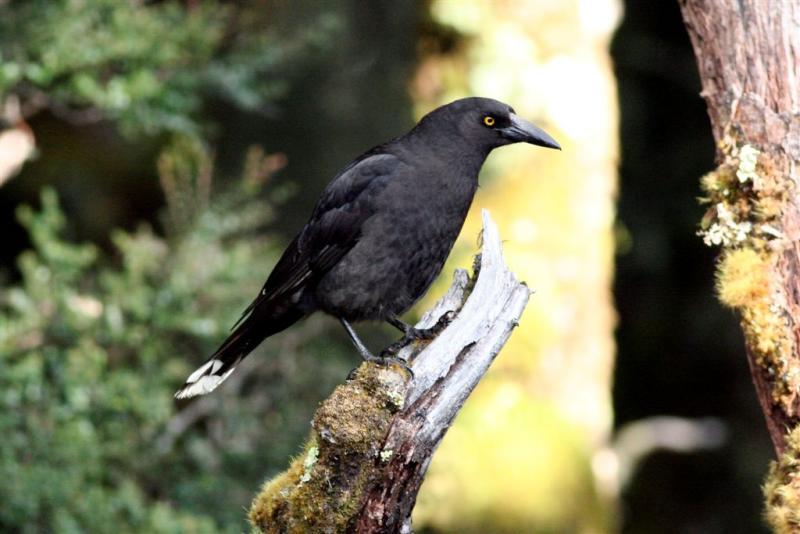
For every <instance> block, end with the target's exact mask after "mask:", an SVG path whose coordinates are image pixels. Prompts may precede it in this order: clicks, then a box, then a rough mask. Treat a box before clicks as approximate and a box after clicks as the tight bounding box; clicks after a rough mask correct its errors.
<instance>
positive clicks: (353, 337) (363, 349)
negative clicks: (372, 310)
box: [339, 317, 414, 378]
mask: <svg viewBox="0 0 800 534" xmlns="http://www.w3.org/2000/svg"><path fill="white" fill-rule="evenodd" d="M339 321H340V322H341V323H342V326H344V329H345V330H346V331H347V335H348V336H350V341H352V342H353V345H355V347H356V350H357V351H358V353H359V354H361V357H362V358H364V360H365V361H368V362H375V363H377V364H379V365H388V364H390V363H394V364H397V365H399V366H400V367H402V368H403V369H404V370H406V371H408V374H409V375H411V378H414V371H412V370H411V368H410V367H409V366H408V362H407V361H405V360H404V359H403V358H398V357H397V356H393V355H392V354H384V353H381V355H380V356H373V354H372V353H371V352H370V351H369V349H368V348H367V346H366V345H364V343H363V342H362V341H361V339H359V337H358V335H357V334H356V331H355V330H354V329H353V327H352V326H351V325H350V323H348V322H347V321H346V320H345V319H343V318H341V317H340V318H339Z"/></svg>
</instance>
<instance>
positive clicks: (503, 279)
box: [250, 211, 530, 533]
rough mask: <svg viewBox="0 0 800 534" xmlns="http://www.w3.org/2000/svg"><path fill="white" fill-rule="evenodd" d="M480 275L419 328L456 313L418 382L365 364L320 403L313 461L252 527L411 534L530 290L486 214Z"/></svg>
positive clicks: (426, 346) (425, 355)
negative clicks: (451, 435) (433, 474)
mask: <svg viewBox="0 0 800 534" xmlns="http://www.w3.org/2000/svg"><path fill="white" fill-rule="evenodd" d="M483 224H484V229H483V247H482V253H481V255H480V256H479V257H478V258H476V262H475V271H476V272H475V273H474V274H473V277H472V278H471V279H470V278H469V277H468V276H467V274H466V272H464V271H461V270H459V271H457V272H456V274H455V279H454V282H453V284H452V286H451V287H450V290H449V291H448V292H447V294H446V295H445V296H444V297H443V298H442V299H441V300H440V301H439V302H438V303H437V304H436V305H435V306H434V308H433V309H432V310H430V311H429V312H428V313H426V314H425V315H424V316H423V318H422V319H421V320H420V322H419V323H418V324H417V327H418V328H427V327H430V326H432V325H433V324H435V323H436V322H437V321H438V320H439V318H440V317H442V316H443V315H445V314H447V313H451V314H456V313H457V315H456V316H455V318H454V319H453V320H452V322H451V323H450V324H449V325H448V327H447V328H446V329H445V330H444V331H443V332H442V333H441V334H440V335H439V336H438V337H437V338H436V339H434V340H433V341H430V342H416V343H415V344H413V345H412V346H407V347H405V348H403V349H402V350H401V352H400V355H401V356H403V357H406V358H409V359H410V358H411V357H412V356H414V355H415V354H416V356H415V358H414V359H413V363H412V369H413V371H414V378H413V380H409V379H408V376H406V375H405V373H404V372H403V371H402V370H400V369H399V368H392V369H387V368H382V367H380V366H377V365H375V364H373V363H365V364H363V365H362V366H361V367H360V368H359V369H358V370H356V372H355V373H354V376H353V377H352V379H351V380H349V381H348V382H347V383H346V384H343V385H341V386H339V387H337V389H336V390H335V391H334V393H333V394H332V395H331V396H330V397H329V398H328V399H327V400H325V401H323V403H322V404H321V406H320V408H319V410H318V411H317V413H316V414H315V416H314V421H313V423H312V426H313V432H312V436H311V439H310V440H309V443H308V445H307V446H306V451H305V454H304V455H303V456H302V457H300V458H298V459H296V460H295V461H294V462H293V464H292V465H291V466H290V467H289V469H288V470H287V471H285V472H284V473H282V474H280V475H278V476H277V477H275V478H273V479H272V480H270V481H269V482H267V483H266V484H265V486H264V488H263V489H262V491H261V493H260V494H259V495H258V496H257V497H256V498H255V500H254V501H253V505H252V507H251V510H250V518H251V521H252V522H253V524H254V525H255V526H256V527H257V528H259V529H261V530H262V531H264V532H286V531H290V532H291V531H314V532H339V531H344V530H347V531H352V532H359V533H372V532H410V528H411V519H410V517H411V510H412V509H413V507H414V503H415V502H416V496H417V492H418V491H419V488H420V485H421V484H422V480H423V478H424V476H425V472H426V470H427V467H428V465H429V463H430V461H431V458H432V456H433V453H434V452H435V450H436V448H437V446H438V445H439V443H440V441H441V439H442V438H443V437H444V434H445V433H446V432H447V429H448V428H449V426H450V425H451V424H452V422H453V420H454V418H455V416H456V414H457V413H458V412H459V410H460V409H461V407H462V405H463V404H464V402H465V401H466V399H467V397H468V396H469V394H470V393H471V392H472V390H473V389H474V388H475V386H476V385H477V384H478V382H479V381H480V379H481V378H482V377H483V375H484V374H485V373H486V371H487V370H488V369H489V366H490V365H491V363H492V361H493V360H494V358H495V356H497V354H498V353H499V352H500V350H501V349H502V347H503V345H504V344H505V342H506V340H507V339H508V337H509V336H510V335H511V332H512V330H513V329H514V327H515V326H516V325H517V324H518V320H519V318H520V316H521V315H522V312H523V310H524V309H525V306H526V304H527V302H528V298H529V296H530V292H529V290H528V288H527V286H526V285H525V284H523V283H520V282H519V281H517V280H516V278H515V277H514V275H513V274H512V273H511V272H510V270H509V269H508V267H507V266H506V264H505V262H504V261H503V257H502V251H501V245H500V237H499V235H498V232H497V228H496V226H495V225H494V223H493V222H492V221H491V219H490V217H489V215H488V212H486V211H484V213H483Z"/></svg>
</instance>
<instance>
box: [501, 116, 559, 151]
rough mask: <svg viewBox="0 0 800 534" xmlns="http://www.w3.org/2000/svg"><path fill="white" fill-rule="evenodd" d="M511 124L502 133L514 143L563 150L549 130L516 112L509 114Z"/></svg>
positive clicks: (502, 129)
mask: <svg viewBox="0 0 800 534" xmlns="http://www.w3.org/2000/svg"><path fill="white" fill-rule="evenodd" d="M509 118H510V119H511V124H510V125H509V126H506V127H505V128H501V129H500V135H502V136H503V137H504V138H506V139H508V140H509V141H511V142H512V143H530V144H532V145H538V146H543V147H547V148H556V149H558V150H561V145H559V144H558V143H557V142H556V140H555V139H553V138H552V137H550V136H549V135H548V134H547V132H545V131H544V130H542V129H541V128H539V127H538V126H536V125H535V124H533V123H532V122H528V121H526V120H525V119H523V118H521V117H518V116H517V115H516V114H515V113H511V114H509Z"/></svg>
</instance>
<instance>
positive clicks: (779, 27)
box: [681, 0, 800, 532]
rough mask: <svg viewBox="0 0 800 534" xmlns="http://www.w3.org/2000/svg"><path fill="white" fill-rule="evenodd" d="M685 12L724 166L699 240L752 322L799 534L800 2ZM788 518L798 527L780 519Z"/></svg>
mask: <svg viewBox="0 0 800 534" xmlns="http://www.w3.org/2000/svg"><path fill="white" fill-rule="evenodd" d="M681 10H682V12H683V18H684V21H685V23H686V27H687V29H688V32H689V36H690V37H691V40H692V44H693V46H694V51H695V55H696V56H697V63H698V66H699V70H700V78H701V80H702V86H703V91H702V95H703V97H704V98H705V100H706V103H707V105H708V114H709V116H710V118H711V126H712V130H713V132H714V138H715V139H716V141H717V147H718V150H717V160H718V163H719V166H718V167H717V169H716V170H715V171H714V172H712V173H710V174H709V175H707V176H706V177H704V178H703V187H704V189H705V191H706V193H707V197H708V200H709V202H710V203H711V207H710V209H709V212H708V213H707V215H706V217H705V218H704V224H703V227H702V229H701V232H700V233H701V235H702V236H703V238H704V240H705V241H706V243H708V244H710V245H721V247H722V254H721V259H720V262H719V266H718V291H719V295H720V298H721V300H722V301H723V302H725V303H726V304H728V305H730V306H732V307H734V308H736V309H738V310H739V312H740V314H741V319H742V328H743V331H744V335H745V343H746V347H747V357H748V361H749V364H750V371H751V373H752V376H753V382H754V384H755V388H756V393H757V395H758V399H759V402H760V404H761V408H762V410H763V412H764V416H765V418H766V421H767V428H768V430H769V434H770V437H771V438H772V442H773V444H774V446H775V451H776V452H777V454H778V456H779V459H780V461H779V465H778V466H777V467H776V468H774V469H773V473H772V475H771V477H770V479H769V480H768V481H767V484H766V485H765V491H766V492H767V498H768V503H767V504H768V510H767V514H768V518H769V519H770V521H771V523H772V525H773V527H774V528H775V529H776V530H777V531H780V532H797V530H795V529H796V528H798V527H800V507H798V506H797V505H798V504H800V500H798V499H800V497H799V496H800V473H798V471H797V468H796V467H794V466H792V465H791V464H792V463H793V462H794V461H795V460H796V458H797V457H798V450H797V448H798V444H799V442H800V439H799V438H800V434H796V433H795V434H793V431H794V430H796V429H798V428H799V427H798V423H800V395H798V393H800V328H798V326H800V278H798V274H799V273H800V198H799V197H798V179H799V178H800V174H798V162H800V3H798V2H796V1H791V0H786V1H780V0H738V1H735V2H734V1H731V0H682V1H681ZM798 432H800V430H798ZM776 488H777V489H776ZM792 499H793V500H792ZM781 510H782V511H783V512H786V511H787V510H788V512H786V514H784V515H786V517H788V519H786V520H782V519H780V518H779V517H778V516H780V515H781V513H783V512H782V511H781ZM787 514H788V515H787ZM790 516H791V517H790Z"/></svg>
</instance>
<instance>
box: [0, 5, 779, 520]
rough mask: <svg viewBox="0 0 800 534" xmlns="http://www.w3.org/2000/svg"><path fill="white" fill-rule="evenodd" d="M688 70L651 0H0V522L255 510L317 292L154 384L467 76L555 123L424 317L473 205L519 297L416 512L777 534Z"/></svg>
mask: <svg viewBox="0 0 800 534" xmlns="http://www.w3.org/2000/svg"><path fill="white" fill-rule="evenodd" d="M699 90H700V84H699V80H698V77H697V69H696V66H695V62H694V56H693V54H692V50H691V47H690V44H689V40H688V37H687V35H686V33H685V30H684V28H683V24H682V21H681V17H680V13H679V9H678V5H677V3H676V2H673V1H671V0H659V1H656V2H654V1H645V0H626V1H624V2H623V1H621V0H570V1H564V2H548V1H546V0H495V1H483V0H431V1H426V2H411V1H393V2H369V3H367V2H358V1H356V0H342V1H339V2H324V3H323V2H315V1H311V0H308V1H306V0H299V1H297V0H296V1H292V2H289V1H286V0H247V1H242V2H223V1H216V2H214V1H202V0H184V1H181V2H177V1H176V2H169V1H149V2H141V1H134V0H130V1H124V2H119V1H117V0H57V1H45V0H27V1H15V0H0V228H1V229H2V233H0V235H2V241H1V242H2V247H0V435H2V436H3V439H2V440H0V503H2V505H0V531H3V532H241V531H246V530H248V528H249V527H248V526H247V525H246V522H245V519H244V517H245V514H244V510H245V509H246V508H247V507H248V505H249V501H250V499H251V498H252V497H253V495H254V494H255V492H256V490H257V488H258V487H259V485H260V484H261V482H262V481H263V480H265V479H266V478H268V477H270V476H272V475H274V474H276V473H277V472H279V471H280V470H282V469H283V468H284V467H285V466H286V465H287V464H288V460H289V458H290V457H291V456H292V455H295V454H298V453H299V452H300V447H301V445H302V443H303V441H304V437H305V435H306V433H307V431H308V423H309V420H310V418H311V415H312V413H313V411H314V408H315V406H316V405H317V403H318V402H319V401H320V400H321V399H323V398H325V397H326V396H327V395H328V394H329V393H330V392H331V390H332V389H333V387H334V386H335V385H336V384H337V383H338V382H340V381H341V380H343V378H344V377H345V376H346V375H347V372H348V371H349V370H350V369H351V368H352V367H354V366H355V365H356V364H357V363H358V358H357V356H356V354H355V353H354V351H353V350H352V348H351V346H350V345H349V342H348V341H347V339H346V337H345V336H344V333H343V332H342V331H340V330H341V329H340V327H339V326H338V324H337V323H336V321H334V320H333V319H330V318H327V317H312V318H310V319H309V320H307V321H305V322H304V323H302V324H301V325H298V326H296V327H294V328H292V329H290V330H288V331H286V332H284V333H282V334H280V335H278V336H275V337H274V338H271V339H270V340H268V341H267V342H265V343H264V344H263V345H262V346H261V347H260V348H259V349H258V350H257V351H256V353H254V354H253V355H252V356H251V357H250V358H248V359H247V360H246V362H245V363H244V364H243V365H242V366H241V368H240V369H239V371H238V372H237V373H236V374H234V375H233V376H232V377H231V379H230V380H228V381H227V382H226V383H225V385H224V386H223V387H221V388H220V389H219V390H218V391H216V392H214V394H213V395H211V396H208V397H204V398H201V399H198V400H196V401H192V402H189V403H175V402H174V401H173V399H172V393H173V391H174V390H175V388H176V387H177V386H179V385H180V384H181V383H182V382H183V380H184V379H185V377H186V376H187V374H188V373H189V372H190V371H191V370H193V369H194V368H195V367H196V365H197V364H199V363H200V362H201V361H203V360H204V359H205V358H206V357H207V355H208V354H209V353H210V352H211V351H213V350H214V348H215V347H216V345H217V344H218V343H219V342H220V341H221V340H222V339H223V338H224V337H225V333H226V332H227V330H228V328H229V326H230V325H231V324H232V323H233V322H234V321H235V320H236V318H238V315H239V313H240V312H241V310H242V309H243V308H244V306H245V305H246V304H247V303H248V302H249V301H250V300H249V299H251V298H252V295H254V294H255V292H256V291H258V288H259V287H260V285H261V284H262V283H263V280H264V278H265V276H266V275H267V274H268V272H269V270H270V268H271V266H272V265H273V263H274V261H275V260H276V259H277V256H278V255H279V254H280V252H281V251H282V250H283V247H284V246H285V244H286V243H287V242H288V240H289V239H291V238H292V237H293V235H294V233H295V232H296V231H297V230H298V229H299V228H300V227H301V225H302V224H303V223H304V221H305V220H306V218H307V216H308V214H309V212H310V210H311V208H312V206H313V204H314V202H315V200H316V198H317V196H318V194H319V192H320V191H321V189H322V188H323V187H324V185H325V184H326V183H327V181H328V180H330V179H331V178H332V177H333V176H334V175H335V173H336V172H337V171H338V170H339V169H340V168H341V167H343V166H344V165H345V164H346V163H347V162H349V161H350V160H351V159H352V158H354V157H355V156H357V155H358V154H360V153H361V152H363V151H364V150H366V149H368V148H370V147H371V146H373V145H375V144H377V143H379V142H382V141H385V140H387V139H389V138H391V137H394V136H397V135H400V134H402V133H404V132H405V131H406V130H407V129H408V128H410V127H411V126H412V125H413V124H414V123H415V121H416V120H417V119H418V118H419V117H420V116H421V115H422V114H424V113H425V112H426V111H428V110H430V109H432V108H433V107H435V106H437V105H440V104H442V103H446V102H448V101H450V100H453V99H455V98H459V97H462V96H468V95H482V96H490V97H494V98H498V99H501V100H504V101H507V102H508V103H510V104H511V105H513V106H514V107H515V108H516V109H517V111H518V112H520V114H522V115H524V116H526V117H527V118H529V119H531V120H533V121H534V122H536V123H537V124H539V125H540V126H541V127H543V128H544V129H546V130H547V131H548V132H550V133H551V134H552V135H553V136H554V137H555V138H556V139H558V140H559V142H560V143H561V144H562V146H563V147H564V150H563V151H562V152H560V153H556V152H554V151H543V150H535V149H532V148H531V147H528V146H514V147H509V148H504V149H503V150H500V151H497V152H496V153H495V154H493V155H492V156H491V157H490V159H489V161H488V162H487V164H486V166H485V167H484V172H483V174H482V177H481V183H482V185H481V190H480V192H479V195H478V197H477V198H476V202H475V205H474V207H473V213H472V214H471V217H470V219H469V220H468V222H467V224H466V226H465V229H464V232H463V234H462V236H461V239H460V241H459V244H458V245H457V246H456V249H455V251H454V254H453V257H452V258H451V261H450V263H449V264H448V266H447V267H446V268H445V271H444V272H443V275H442V279H441V280H440V281H439V282H438V283H437V284H438V285H436V286H435V287H434V288H433V289H432V291H431V292H430V294H429V295H428V297H427V298H426V301H425V302H422V303H421V304H420V305H419V306H418V307H417V308H416V311H415V312H414V313H412V314H411V315H414V314H418V313H419V312H420V311H421V310H423V309H424V308H425V306H426V305H429V304H430V303H431V302H432V301H433V300H435V298H436V296H437V295H439V294H441V291H442V290H443V289H444V288H445V287H446V286H447V284H448V282H449V279H450V276H451V273H452V269H453V268H454V267H456V266H459V265H460V266H468V265H470V263H471V256H472V254H474V252H475V250H476V243H475V240H476V236H477V233H478V229H479V226H478V220H477V215H478V214H479V209H478V208H479V207H487V208H489V209H490V210H491V213H492V216H493V217H494V219H495V220H496V221H497V222H498V224H499V226H500V230H501V234H502V235H503V237H504V239H505V250H506V256H507V259H508V261H509V263H510V265H511V266H512V269H513V270H514V271H515V272H517V273H518V275H519V276H520V278H522V279H524V280H525V281H526V282H527V283H528V284H529V285H530V286H531V287H532V288H533V289H535V290H536V293H535V294H534V295H533V297H532V299H531V302H530V304H529V306H528V309H527V311H526V313H525V315H524V317H523V321H522V323H521V326H520V328H519V329H518V330H516V331H515V333H514V336H513V337H512V340H511V342H510V343H509V344H508V345H507V346H506V348H505V349H504V351H503V352H502V353H501V355H500V356H499V357H498V359H497V361H496V362H495V365H494V366H493V369H492V371H491V373H490V374H489V375H488V376H487V377H486V378H485V379H484V381H483V382H482V383H481V385H480V387H479V388H478V390H476V392H475V393H474V395H473V397H472V398H471V399H470V401H469V403H468V404H467V405H466V406H465V408H464V410H463V412H462V414H461V415H460V416H459V419H458V420H457V423H456V425H455V426H454V427H453V428H452V429H451V431H450V432H449V433H448V435H447V437H446V439H445V441H444V443H443V444H442V447H441V449H440V450H439V451H438V453H437V455H436V456H435V460H434V462H433V464H432V466H431V470H430V473H429V476H428V478H427V479H426V482H425V485H424V486H423V489H422V492H421V494H420V498H419V502H418V504H417V507H416V509H415V527H416V528H417V530H418V531H420V532H432V533H435V532H531V533H540V532H541V533H551V532H552V533H555V532H586V533H589V532H591V533H597V532H626V533H662V532H663V533H675V532H689V533H716V532H724V533H738V532H742V533H756V532H766V528H765V527H764V526H763V525H762V521H761V492H760V484H761V481H762V478H763V476H764V474H765V473H766V469H767V464H768V461H769V460H770V459H771V447H770V444H769V439H768V436H767V433H766V430H765V426H764V423H763V420H762V417H761V413H760V410H759V408H758V403H757V400H756V397H755V394H754V392H753V387H752V384H751V382H750V377H749V373H748V370H747V364H746V360H745V357H744V351H743V343H742V339H741V334H740V332H739V330H738V325H737V320H736V318H735V316H734V315H733V313H732V312H730V311H728V310H725V309H723V308H722V307H721V305H720V304H719V303H718V302H717V301H716V299H715V297H714V288H713V286H714V280H713V266H714V261H715V252H714V250H712V249H709V248H707V247H705V246H704V245H703V243H702V241H701V240H700V238H698V237H696V235H695V232H696V229H697V225H698V223H699V221H700V219H701V217H702V214H703V211H704V208H703V206H701V205H700V204H698V202H697V200H696V197H697V196H698V187H697V184H698V179H699V177H700V176H701V175H702V174H704V173H705V172H707V171H709V170H710V169H711V168H712V166H713V156H714V147H713V140H712V137H711V132H710V128H709V126H708V120H707V116H706V113H705V107H704V103H703V101H702V99H701V98H700V96H699ZM359 329H360V331H361V332H363V334H364V336H365V339H366V341H367V342H368V344H370V346H373V347H379V346H382V345H385V344H388V342H390V341H391V340H392V339H393V335H394V334H393V332H391V331H390V330H387V329H386V328H384V327H381V326H378V325H364V326H362V327H360V328H359Z"/></svg>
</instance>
